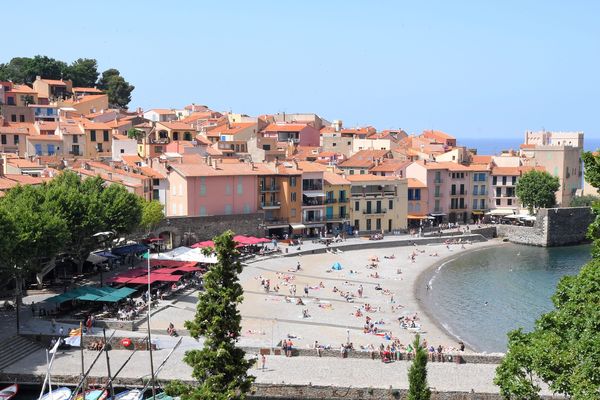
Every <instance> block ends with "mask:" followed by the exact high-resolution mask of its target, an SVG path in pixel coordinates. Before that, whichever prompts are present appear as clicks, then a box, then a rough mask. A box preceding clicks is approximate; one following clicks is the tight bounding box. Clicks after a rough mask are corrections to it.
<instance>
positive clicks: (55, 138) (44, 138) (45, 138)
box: [29, 135, 63, 142]
mask: <svg viewBox="0 0 600 400" xmlns="http://www.w3.org/2000/svg"><path fill="white" fill-rule="evenodd" d="M29 140H30V141H32V140H33V141H36V140H42V141H52V142H62V140H63V139H62V137H60V136H58V135H29Z"/></svg>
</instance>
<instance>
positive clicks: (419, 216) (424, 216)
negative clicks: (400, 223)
mask: <svg viewBox="0 0 600 400" xmlns="http://www.w3.org/2000/svg"><path fill="white" fill-rule="evenodd" d="M406 218H408V219H427V216H426V215H410V214H409V215H407V216H406Z"/></svg>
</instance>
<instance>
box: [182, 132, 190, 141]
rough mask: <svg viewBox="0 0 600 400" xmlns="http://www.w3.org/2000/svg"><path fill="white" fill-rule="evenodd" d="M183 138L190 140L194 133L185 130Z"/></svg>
mask: <svg viewBox="0 0 600 400" xmlns="http://www.w3.org/2000/svg"><path fill="white" fill-rule="evenodd" d="M183 140H187V141H188V142H189V141H190V140H192V135H191V134H190V133H189V132H184V133H183Z"/></svg>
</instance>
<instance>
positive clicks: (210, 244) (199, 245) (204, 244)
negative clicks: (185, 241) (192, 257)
mask: <svg viewBox="0 0 600 400" xmlns="http://www.w3.org/2000/svg"><path fill="white" fill-rule="evenodd" d="M191 247H192V248H193V249H197V248H204V247H215V242H213V241H212V240H205V241H204V242H198V243H194V244H193V245H192V246H191Z"/></svg>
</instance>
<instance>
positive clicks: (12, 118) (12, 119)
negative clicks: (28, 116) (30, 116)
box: [10, 114, 17, 122]
mask: <svg viewBox="0 0 600 400" xmlns="http://www.w3.org/2000/svg"><path fill="white" fill-rule="evenodd" d="M10 121H11V122H17V114H12V115H11V116H10Z"/></svg>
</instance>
